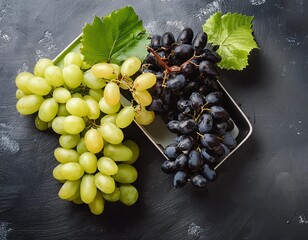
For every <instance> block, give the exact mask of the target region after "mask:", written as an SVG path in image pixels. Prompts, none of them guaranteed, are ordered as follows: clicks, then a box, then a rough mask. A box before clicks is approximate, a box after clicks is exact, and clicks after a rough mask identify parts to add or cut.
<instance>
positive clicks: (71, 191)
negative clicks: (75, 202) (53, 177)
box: [58, 180, 80, 200]
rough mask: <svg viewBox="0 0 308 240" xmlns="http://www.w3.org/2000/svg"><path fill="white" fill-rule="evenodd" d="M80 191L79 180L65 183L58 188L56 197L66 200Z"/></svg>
mask: <svg viewBox="0 0 308 240" xmlns="http://www.w3.org/2000/svg"><path fill="white" fill-rule="evenodd" d="M79 189H80V180H77V181H69V180H67V181H65V183H64V184H63V185H62V187H61V188H60V190H59V192H58V195H59V197H60V198H61V199H63V200H68V199H70V198H72V197H74V196H76V194H78V192H79Z"/></svg>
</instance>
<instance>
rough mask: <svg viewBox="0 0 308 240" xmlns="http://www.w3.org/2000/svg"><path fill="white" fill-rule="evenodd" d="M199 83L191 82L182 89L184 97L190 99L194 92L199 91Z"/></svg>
mask: <svg viewBox="0 0 308 240" xmlns="http://www.w3.org/2000/svg"><path fill="white" fill-rule="evenodd" d="M198 89H199V82H197V81H190V82H188V84H187V85H186V86H185V87H184V88H183V89H182V96H184V97H189V96H190V95H191V94H192V93H193V92H196V91H198Z"/></svg>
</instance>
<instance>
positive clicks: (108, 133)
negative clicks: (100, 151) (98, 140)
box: [98, 122, 124, 144]
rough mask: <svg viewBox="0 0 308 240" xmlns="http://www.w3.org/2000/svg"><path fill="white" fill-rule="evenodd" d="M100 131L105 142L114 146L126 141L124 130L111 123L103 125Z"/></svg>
mask: <svg viewBox="0 0 308 240" xmlns="http://www.w3.org/2000/svg"><path fill="white" fill-rule="evenodd" d="M98 131H99V132H100V133H101V135H102V136H103V138H104V140H106V141H107V142H109V143H112V144H119V143H121V142H122V141H123V139H124V134H123V132H122V130H121V129H120V128H119V127H118V126H117V125H115V124H113V123H111V122H105V123H103V124H102V125H101V126H100V127H99V128H98Z"/></svg>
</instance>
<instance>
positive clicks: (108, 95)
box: [104, 82, 121, 107]
mask: <svg viewBox="0 0 308 240" xmlns="http://www.w3.org/2000/svg"><path fill="white" fill-rule="evenodd" d="M120 97H121V94H120V88H119V86H118V84H116V83H114V82H109V83H107V85H106V86H105V89H104V99H105V102H106V103H107V104H108V105H109V106H111V107H113V106H116V105H117V104H119V102H120Z"/></svg>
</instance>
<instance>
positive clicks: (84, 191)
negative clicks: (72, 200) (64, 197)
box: [80, 174, 97, 204]
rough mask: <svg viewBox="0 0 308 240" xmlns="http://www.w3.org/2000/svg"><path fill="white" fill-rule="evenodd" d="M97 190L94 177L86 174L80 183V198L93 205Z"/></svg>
mask: <svg viewBox="0 0 308 240" xmlns="http://www.w3.org/2000/svg"><path fill="white" fill-rule="evenodd" d="M96 193H97V188H96V185H95V180H94V176H93V175H90V174H85V175H84V176H83V177H82V179H81V183H80V197H81V200H82V201H83V202H84V203H87V204H89V203H91V202H93V200H94V199H95V196H96Z"/></svg>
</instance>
